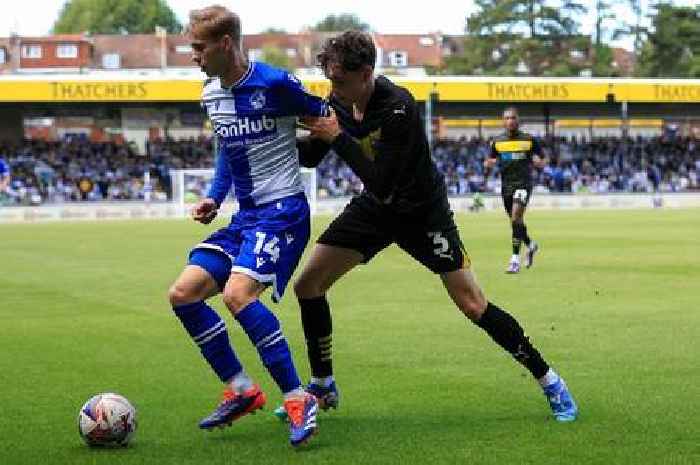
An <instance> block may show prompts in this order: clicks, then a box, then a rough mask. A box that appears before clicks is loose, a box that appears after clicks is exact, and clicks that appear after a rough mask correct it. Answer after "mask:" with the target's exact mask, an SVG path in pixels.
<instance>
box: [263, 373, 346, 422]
mask: <svg viewBox="0 0 700 465" xmlns="http://www.w3.org/2000/svg"><path fill="white" fill-rule="evenodd" d="M305 390H306V392H308V393H309V394H312V395H313V396H314V397H316V400H317V401H318V406H319V408H320V409H321V410H328V409H331V408H332V409H337V408H338V403H339V402H340V392H339V391H338V387H337V386H336V385H335V381H333V382H332V383H331V385H330V386H328V387H325V386H321V385H320V384H315V383H310V384H308V385H307V386H306V389H305ZM272 413H273V415H275V416H276V417H277V418H279V419H280V420H282V421H287V420H288V419H289V418H288V417H287V411H286V410H285V409H284V405H280V406H279V407H277V408H276V409H275V410H274V412H272Z"/></svg>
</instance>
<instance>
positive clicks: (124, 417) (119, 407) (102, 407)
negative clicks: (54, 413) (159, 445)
mask: <svg viewBox="0 0 700 465" xmlns="http://www.w3.org/2000/svg"><path fill="white" fill-rule="evenodd" d="M78 431H79V432H80V437H82V438H83V440H84V441H85V443H86V444H87V445H88V446H126V445H127V444H129V441H130V440H131V439H132V437H133V436H134V432H136V409H135V408H134V406H133V405H131V403H130V402H129V401H128V400H127V399H126V397H124V396H120V395H119V394H114V393H112V392H107V393H104V394H97V395H96V396H93V397H92V398H91V399H90V400H88V401H87V402H85V405H83V407H82V408H81V409H80V413H79V414H78Z"/></svg>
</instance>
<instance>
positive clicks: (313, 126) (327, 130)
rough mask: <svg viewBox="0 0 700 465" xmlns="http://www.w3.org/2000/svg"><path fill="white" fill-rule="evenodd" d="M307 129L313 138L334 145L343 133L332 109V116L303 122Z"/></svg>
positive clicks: (308, 119) (307, 119)
mask: <svg viewBox="0 0 700 465" xmlns="http://www.w3.org/2000/svg"><path fill="white" fill-rule="evenodd" d="M302 123H303V124H304V126H305V129H308V130H309V132H310V133H311V134H310V136H311V137H312V138H316V139H321V140H322V141H324V142H326V143H328V144H332V143H333V141H334V140H335V138H336V137H338V136H339V135H340V133H341V130H340V124H338V118H337V117H336V115H335V111H333V109H332V108H331V115H330V116H325V117H323V116H322V117H318V118H306V119H304V120H303V121H302Z"/></svg>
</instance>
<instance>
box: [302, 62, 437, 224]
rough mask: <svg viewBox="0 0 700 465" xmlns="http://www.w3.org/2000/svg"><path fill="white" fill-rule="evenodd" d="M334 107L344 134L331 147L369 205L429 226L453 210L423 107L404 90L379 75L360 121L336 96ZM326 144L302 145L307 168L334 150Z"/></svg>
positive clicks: (332, 100)
mask: <svg viewBox="0 0 700 465" xmlns="http://www.w3.org/2000/svg"><path fill="white" fill-rule="evenodd" d="M330 103H331V106H332V107H333V108H334V110H335V112H336V115H337V117H338V121H339V123H340V127H341V128H342V130H343V132H342V133H341V134H340V135H339V136H338V137H337V138H336V139H335V140H334V141H333V144H332V145H331V146H330V148H332V149H333V150H334V151H335V152H336V153H337V154H338V156H340V157H341V158H342V159H343V160H345V162H346V163H347V164H348V165H349V166H350V168H352V170H353V171H354V172H355V173H356V174H357V176H358V177H359V178H360V179H361V180H362V182H363V184H364V187H365V189H364V191H363V193H362V194H361V196H362V197H365V198H366V199H365V200H367V201H368V202H371V203H374V204H376V205H377V206H378V207H380V208H382V209H389V210H390V211H391V212H393V213H398V214H410V215H411V216H419V217H425V218H426V219H427V220H428V221H431V220H430V219H428V218H427V216H431V217H432V215H431V214H432V213H433V212H435V213H437V211H439V212H440V213H444V212H445V211H449V204H448V202H447V189H446V187H445V181H444V178H443V177H442V175H441V174H440V172H439V171H438V170H437V167H436V166H435V163H433V160H432V158H431V156H430V147H429V146H428V141H427V138H426V136H425V128H424V125H423V122H422V119H421V117H420V113H419V111H418V105H417V104H416V101H415V100H414V99H413V97H412V96H411V94H410V93H409V92H408V91H407V90H406V89H405V88H403V87H399V86H397V85H395V84H393V83H392V82H391V81H389V80H388V79H387V78H385V77H383V76H378V77H377V78H376V79H375V86H374V92H373V93H372V95H371V97H370V100H369V102H368V103H367V107H366V108H365V113H364V116H363V119H362V120H361V121H357V120H355V118H354V117H353V114H352V109H347V108H345V107H343V106H342V105H341V104H340V102H339V101H337V100H336V99H334V98H333V97H331V100H330ZM323 145H324V144H322V143H319V141H313V142H307V143H306V145H304V144H299V148H300V157H301V161H302V164H303V165H305V166H314V165H315V164H317V163H318V161H319V160H320V158H322V156H323V155H325V152H327V151H328V148H329V146H328V145H327V144H326V145H325V147H323ZM311 147H314V148H315V149H316V150H315V151H316V155H315V156H314V155H312V154H310V152H314V150H310V148H311ZM319 148H320V149H321V150H320V151H319V150H318V149H319ZM323 148H325V151H323ZM321 153H322V154H321ZM309 155H311V156H309ZM313 158H316V159H315V160H313Z"/></svg>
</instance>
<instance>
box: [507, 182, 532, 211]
mask: <svg viewBox="0 0 700 465" xmlns="http://www.w3.org/2000/svg"><path fill="white" fill-rule="evenodd" d="M531 196H532V187H531V186H527V187H525V186H519V187H505V186H504V187H503V188H502V189H501V197H502V198H503V208H505V209H506V212H508V216H510V215H511V214H512V213H513V202H518V203H519V204H521V205H522V206H523V207H527V204H528V202H529V201H530V197H531Z"/></svg>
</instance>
